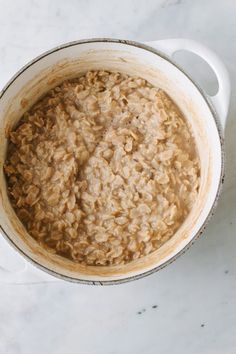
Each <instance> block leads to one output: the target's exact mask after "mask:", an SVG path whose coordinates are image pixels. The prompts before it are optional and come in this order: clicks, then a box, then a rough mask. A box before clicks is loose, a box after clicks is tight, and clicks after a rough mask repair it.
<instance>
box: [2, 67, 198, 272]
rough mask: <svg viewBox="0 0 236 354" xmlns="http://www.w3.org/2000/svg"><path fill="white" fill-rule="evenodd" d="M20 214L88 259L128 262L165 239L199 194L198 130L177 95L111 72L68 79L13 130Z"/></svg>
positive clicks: (11, 159) (53, 247)
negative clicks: (193, 129)
mask: <svg viewBox="0 0 236 354" xmlns="http://www.w3.org/2000/svg"><path fill="white" fill-rule="evenodd" d="M5 173H6V175H7V182H8V189H9V196H10V200H11V203H12V205H13V208H14V209H15V211H16V214H17V216H18V217H19V219H20V220H21V221H22V223H23V224H24V226H25V228H26V229H27V231H28V232H29V234H30V235H31V236H32V237H34V238H35V239H36V240H37V241H38V242H39V243H40V244H42V245H44V246H47V247H49V249H50V251H51V252H55V253H57V254H60V255H62V256H65V257H67V258H70V259H72V260H74V261H76V262H80V263H82V264H88V265H115V264H123V263H127V262H130V261H132V260H135V259H137V258H139V257H142V256H144V255H147V254H149V253H150V252H153V251H154V250H156V249H158V248H159V247H160V246H161V245H162V244H163V243H164V242H166V241H167V240H168V239H169V238H170V237H171V236H172V235H173V234H174V233H175V231H176V230H177V229H178V227H179V226H180V225H181V224H182V223H183V221H184V219H185V218H186V216H187V215H188V214H189V212H190V210H191V208H192V206H193V204H194V202H195V200H196V198H197V194H198V188H199V178H200V163H199V159H198V155H197V152H196V148H195V143H194V139H193V136H192V134H191V131H190V128H189V127H188V125H187V123H186V121H185V119H184V118H183V116H182V114H181V113H180V111H179V110H178V108H177V107H176V105H175V104H174V103H173V102H172V101H171V99H170V98H169V97H168V96H167V95H166V94H165V92H163V91H162V90H159V89H157V88H154V87H153V86H151V85H150V84H149V83H148V82H147V81H145V80H144V79H141V78H136V77H135V78H133V77H129V76H127V75H123V74H120V73H110V72H106V71H93V72H91V71H90V72H87V73H86V75H84V76H83V77H80V78H78V79H75V80H71V81H64V82H63V83H62V84H61V85H60V86H58V87H56V88H55V89H53V90H51V91H50V92H48V93H47V95H46V96H45V97H44V98H43V99H42V100H40V101H39V102H38V103H37V104H35V105H34V106H33V108H32V109H31V110H30V111H29V112H27V113H25V115H24V116H23V117H22V119H21V121H20V123H19V125H18V127H17V128H16V129H15V130H14V131H12V132H11V133H10V144H9V149H8V156H7V160H6V164H5Z"/></svg>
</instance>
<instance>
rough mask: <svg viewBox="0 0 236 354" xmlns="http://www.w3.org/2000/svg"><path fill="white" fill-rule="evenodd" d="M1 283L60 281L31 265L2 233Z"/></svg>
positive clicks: (0, 243)
mask: <svg viewBox="0 0 236 354" xmlns="http://www.w3.org/2000/svg"><path fill="white" fill-rule="evenodd" d="M0 259H1V265H0V283H5V284H36V283H46V282H47V283H48V282H55V281H60V280H59V279H57V278H55V277H53V276H51V275H49V274H47V273H45V272H43V271H42V270H39V269H37V268H36V267H34V266H33V265H31V264H29V262H27V261H26V260H25V259H24V258H23V257H22V256H21V255H20V254H18V253H17V252H16V251H15V250H14V249H13V248H12V247H11V246H10V245H9V244H8V242H7V241H6V240H5V238H4V237H3V235H2V234H1V231H0Z"/></svg>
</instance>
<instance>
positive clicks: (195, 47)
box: [145, 38, 231, 129]
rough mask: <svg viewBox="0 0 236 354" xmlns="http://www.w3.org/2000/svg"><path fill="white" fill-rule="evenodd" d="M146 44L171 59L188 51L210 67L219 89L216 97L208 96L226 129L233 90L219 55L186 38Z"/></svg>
mask: <svg viewBox="0 0 236 354" xmlns="http://www.w3.org/2000/svg"><path fill="white" fill-rule="evenodd" d="M145 44H147V45H149V46H151V47H154V48H156V49H158V50H160V51H162V52H163V53H164V54H167V55H168V56H169V57H172V56H173V54H174V53H176V52H177V51H180V50H186V51H189V52H192V53H195V54H197V55H198V56H200V57H201V58H202V59H204V60H205V61H206V62H207V63H208V64H209V65H210V67H211V68H212V69H213V71H214V72H215V75H216V77H217V80H218V85H219V89H218V92H217V93H216V95H214V96H210V95H207V96H208V98H209V99H210V100H211V101H212V103H213V106H214V108H215V110H216V112H217V114H218V116H219V119H220V121H221V125H222V128H223V129H224V128H225V123H226V118H227V114H228V109H229V100H230V91H231V88H230V79H229V73H228V71H227V69H226V67H225V65H224V63H223V62H222V61H221V59H220V58H219V57H218V55H217V54H216V53H214V52H213V51H212V50H211V49H209V48H207V47H205V46H204V45H203V44H201V43H198V42H196V41H194V40H192V39H186V38H176V39H175V38H174V39H163V40H158V41H153V42H146V43H145Z"/></svg>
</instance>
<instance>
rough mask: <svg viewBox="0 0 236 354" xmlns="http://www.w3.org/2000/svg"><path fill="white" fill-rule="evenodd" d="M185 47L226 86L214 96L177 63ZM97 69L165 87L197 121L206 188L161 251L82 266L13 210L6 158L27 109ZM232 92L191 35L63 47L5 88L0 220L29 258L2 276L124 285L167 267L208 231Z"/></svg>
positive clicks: (0, 120) (0, 124)
mask: <svg viewBox="0 0 236 354" xmlns="http://www.w3.org/2000/svg"><path fill="white" fill-rule="evenodd" d="M179 50H187V51H190V52H193V53H195V54H197V55H199V56H200V57H202V58H203V59H204V60H205V61H206V62H207V63H208V64H209V65H210V66H211V67H212V69H213V70H214V72H215V74H216V77H217V80H218V85H219V89H218V93H217V94H216V95H215V96H213V97H209V96H208V95H207V94H205V93H204V92H203V91H202V90H201V89H200V88H199V87H198V85H196V83H195V82H194V81H193V80H192V79H191V78H190V77H189V76H188V75H186V73H185V72H184V71H183V70H182V69H181V68H180V67H179V66H178V65H176V64H175V63H174V62H173V61H172V59H171V57H172V55H173V54H174V53H175V52H176V51H179ZM93 69H107V70H117V71H121V72H125V73H128V74H129V75H136V76H140V77H143V78H145V79H146V80H148V81H149V82H150V83H151V84H153V85H155V86H158V87H160V88H162V89H163V90H165V91H166V92H167V93H168V94H169V96H170V97H171V98H172V99H173V100H174V101H175V102H176V103H177V105H178V106H179V107H180V109H181V110H182V112H183V114H184V115H185V117H186V118H187V119H188V121H189V123H190V124H191V126H192V129H193V132H194V135H195V140H196V143H197V147H198V151H199V155H200V160H201V182H200V191H199V195H198V198H197V201H196V204H195V206H194V208H193V209H192V211H191V213H190V215H189V216H188V217H187V219H186V221H185V222H184V223H183V225H182V226H181V227H180V228H179V229H178V230H177V232H176V233H175V235H174V236H173V237H172V238H171V239H170V240H169V241H168V242H166V244H164V245H163V246H162V247H161V248H160V249H158V250H157V251H155V252H153V253H152V254H150V255H148V256H146V257H143V258H141V259H139V260H136V261H134V262H131V263H130V264H127V265H123V266H110V267H92V266H90V267H88V266H82V265H79V264H75V263H73V262H72V261H70V260H67V259H64V258H62V257H60V256H57V255H54V254H50V253H48V252H46V251H45V250H44V249H42V248H41V247H40V246H39V245H38V244H37V242H36V241H35V240H34V239H33V238H32V237H30V236H29V234H27V232H26V230H25V229H24V227H23V225H22V224H21V223H20V221H19V220H18V219H17V217H16V215H15V213H14V211H13V209H12V208H11V205H10V202H9V199H8V197H7V192H6V181H5V179H4V174H3V168H2V167H3V163H4V159H5V156H6V147H7V139H6V133H7V132H8V131H9V129H11V127H12V126H13V125H14V124H15V123H16V122H17V121H18V120H19V118H20V117H21V116H22V114H23V113H24V112H25V111H26V110H28V109H29V107H30V106H31V105H32V104H33V103H34V102H35V101H37V100H38V99H39V97H41V96H42V95H43V94H44V93H46V91H48V90H49V89H51V88H52V87H54V86H56V85H58V84H59V83H61V81H63V80H65V79H68V78H72V77H75V76H79V75H80V74H82V73H84V72H85V71H87V70H93ZM229 96H230V82H229V76H228V73H227V71H226V69H225V67H224V65H223V64H222V62H221V60H220V59H219V58H218V57H217V56H216V55H215V54H214V53H213V52H212V51H210V50H209V49H207V48H206V47H204V46H203V45H201V44H199V43H197V42H195V41H192V40H187V39H168V40H161V41H156V42H150V43H146V44H142V43H137V42H131V41H126V40H116V39H90V40H82V41H76V42H71V43H67V44H64V45H62V46H59V47H56V48H54V49H52V50H50V51H48V52H46V53H44V54H42V55H40V56H39V57H37V58H36V59H34V60H33V61H31V62H30V63H29V64H27V65H26V66H25V67H23V68H22V69H21V70H20V71H19V72H18V73H17V74H16V75H15V76H14V77H13V78H12V79H11V80H10V82H8V83H7V85H6V86H5V87H4V89H3V90H2V92H1V93H0V135H1V138H0V144H1V146H0V159H1V172H0V178H1V180H0V225H1V233H2V236H3V237H4V238H5V239H6V240H7V241H9V245H11V246H13V247H14V248H15V251H16V252H18V253H20V254H21V255H22V256H23V257H24V258H25V266H24V268H23V269H21V270H20V271H16V272H9V271H7V270H6V269H4V268H3V267H4V265H2V267H0V281H1V280H2V281H8V282H17V283H21V282H28V281H30V282H32V281H33V282H34V281H40V279H43V280H44V281H45V280H49V281H50V280H57V278H60V279H64V280H69V281H74V282H80V283H88V284H101V285H104V284H114V283H122V282H126V281H129V280H134V279H138V278H141V277H143V276H145V275H148V274H151V273H153V272H155V271H157V270H160V269H161V268H163V267H164V266H166V265H167V264H169V263H170V262H172V261H173V260H175V259H176V258H177V257H178V256H179V255H180V254H182V253H184V252H185V251H186V249H187V248H188V247H189V246H190V245H191V244H192V243H193V242H194V240H195V239H196V238H197V237H198V236H199V235H200V233H201V232H202V230H203V228H204V226H205V225H206V223H207V221H208V219H209V217H210V216H211V214H212V213H213V209H214V207H215V205H216V201H217V199H218V196H219V191H220V187H221V183H222V178H223V131H224V126H225V120H226V116H227V111H228V105H229ZM2 236H1V235H0V240H1V246H0V247H2V248H3V247H4V252H5V253H7V252H8V250H9V248H10V246H9V245H8V244H7V243H6V242H5V240H4V238H3V237H2ZM16 257H17V255H16ZM0 262H1V261H0ZM29 263H31V264H33V266H31V265H30V264H29ZM34 266H35V267H37V268H38V269H40V270H38V269H37V268H35V267H34ZM52 276H55V277H52Z"/></svg>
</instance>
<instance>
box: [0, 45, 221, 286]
mask: <svg viewBox="0 0 236 354" xmlns="http://www.w3.org/2000/svg"><path fill="white" fill-rule="evenodd" d="M96 42H104V43H119V44H125V45H130V46H134V47H137V48H140V49H144V50H147V51H149V52H151V53H153V54H155V55H158V56H159V57H161V58H163V59H165V60H167V61H168V62H169V63H171V64H172V65H174V66H175V67H176V68H177V69H178V70H180V71H181V72H182V74H184V75H185V76H186V77H187V78H188V79H189V80H190V81H191V82H192V84H193V85H194V86H195V87H196V88H197V90H198V91H199V93H200V94H201V96H202V97H203V99H204V100H205V102H206V104H207V105H208V108H209V109H210V111H211V114H212V116H213V118H214V121H215V124H216V128H217V132H218V137H219V141H220V145H221V174H220V178H219V181H218V187H217V192H216V195H215V199H214V201H213V203H212V206H211V209H210V211H209V213H208V215H207V217H206V218H205V221H204V222H203V224H202V226H201V227H200V229H199V230H198V232H197V233H196V234H195V235H194V237H193V238H192V239H191V240H190V241H189V242H188V244H187V245H186V246H185V247H183V248H182V249H181V250H180V251H179V252H178V253H176V254H175V255H174V256H172V257H171V258H170V259H168V260H167V261H165V262H164V263H163V264H161V265H159V266H157V267H154V268H152V269H150V270H148V271H144V272H142V273H140V274H137V275H133V276H126V277H124V278H122V279H114V280H101V281H100V280H96V281H94V280H84V279H77V278H73V277H71V276H67V275H64V274H61V273H58V272H56V271H54V270H51V269H49V268H47V267H45V266H44V265H42V264H40V263H38V262H37V261H35V260H34V259H33V258H31V257H30V256H29V255H28V254H26V253H25V252H24V251H22V249H21V248H20V247H18V246H17V245H16V244H15V242H14V241H12V239H11V238H10V237H9V235H8V234H7V232H6V231H5V230H4V228H3V227H2V225H0V231H2V235H3V237H4V238H5V239H6V241H7V242H8V243H9V244H10V245H11V246H13V248H15V250H17V251H18V252H19V253H20V254H21V255H22V256H23V257H24V258H25V260H27V261H29V262H30V263H31V264H32V265H34V266H36V267H37V268H39V269H41V270H42V271H44V272H46V273H48V274H50V275H52V276H54V277H56V278H59V279H61V280H66V281H69V282H73V283H80V284H87V285H115V284H122V283H127V282H130V281H134V280H138V279H141V278H144V277H146V276H148V275H151V274H153V273H155V272H157V271H159V270H161V269H163V268H165V267H166V266H167V265H169V264H171V263H172V262H174V261H175V260H176V259H177V258H179V257H180V256H181V255H182V254H184V253H185V252H186V251H187V250H188V249H189V248H190V247H191V246H192V245H193V244H194V242H195V241H196V240H197V239H198V238H199V237H200V235H201V234H202V233H203V231H204V229H205V227H206V225H207V224H208V222H209V220H210V218H211V217H212V216H213V215H214V211H215V208H216V206H217V202H218V199H219V196H220V193H221V190H222V185H223V183H224V161H225V153H224V138H223V132H222V127H221V124H220V120H219V117H218V114H217V112H216V110H215V108H214V105H213V103H212V102H211V101H210V99H209V98H208V97H207V95H206V94H205V92H204V91H203V89H202V88H201V87H200V86H199V85H198V84H197V83H196V82H195V80H194V79H192V78H191V77H190V76H189V74H187V73H186V72H185V70H183V69H182V67H180V66H179V65H178V64H177V63H176V62H175V61H174V60H172V58H170V57H169V56H167V55H166V54H164V53H163V52H162V51H159V50H157V49H155V48H153V47H151V46H149V45H147V44H143V43H140V42H136V41H132V40H124V39H114V38H91V39H81V40H76V41H71V42H67V43H64V44H61V45H58V46H56V47H54V48H52V49H50V50H48V51H45V52H43V53H42V54H40V55H38V56H37V57H35V58H34V59H32V60H31V61H29V62H28V63H27V64H25V65H24V66H23V67H22V68H21V69H20V70H18V71H17V72H16V74H15V75H13V76H12V78H11V79H10V80H9V81H8V82H7V83H6V85H5V86H4V87H3V89H2V90H1V91H0V100H1V98H2V97H3V95H4V94H5V92H6V91H7V90H8V88H9V87H10V86H11V85H12V84H13V83H14V81H15V80H16V79H17V78H18V77H19V76H20V75H21V74H22V73H23V72H24V71H26V70H27V69H28V68H29V67H31V66H32V65H34V64H35V63H37V62H38V61H40V60H41V59H43V58H45V57H47V56H49V55H50V54H52V53H54V52H57V51H60V50H63V49H65V48H69V47H73V46H77V45H80V44H86V43H96Z"/></svg>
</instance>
